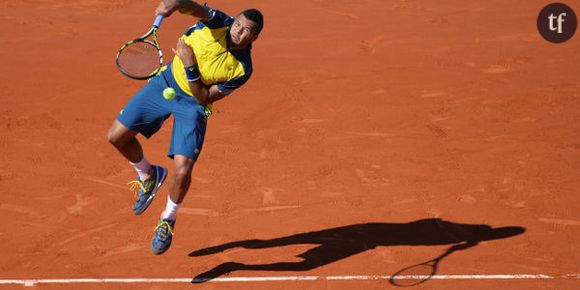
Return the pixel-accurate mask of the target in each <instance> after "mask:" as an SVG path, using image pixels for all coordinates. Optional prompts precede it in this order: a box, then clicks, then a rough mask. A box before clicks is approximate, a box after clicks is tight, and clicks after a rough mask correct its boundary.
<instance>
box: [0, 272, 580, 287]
mask: <svg viewBox="0 0 580 290" xmlns="http://www.w3.org/2000/svg"><path fill="white" fill-rule="evenodd" d="M392 277H393V276H380V275H375V276H373V275H366V276H362V275H361V276H278V277H276V276H272V277H228V278H215V279H211V280H207V281H206V280H202V279H200V280H196V281H195V282H207V283H210V282H211V283H215V282H272V281H315V280H327V281H333V280H390V279H391V278H392ZM426 278H429V279H434V280H509V279H511V280H548V279H555V278H564V279H580V274H564V275H560V276H556V277H555V276H550V275H544V274H514V275H510V274H497V275H434V276H432V277H428V276H421V275H407V276H397V277H396V278H395V279H398V280H418V279H426ZM192 280H193V279H192V278H102V279H95V278H80V279H23V280H8V279H0V285H2V284H4V285H5V284H21V285H24V286H34V285H36V284H81V283H95V284H96V283H191V282H192Z"/></svg>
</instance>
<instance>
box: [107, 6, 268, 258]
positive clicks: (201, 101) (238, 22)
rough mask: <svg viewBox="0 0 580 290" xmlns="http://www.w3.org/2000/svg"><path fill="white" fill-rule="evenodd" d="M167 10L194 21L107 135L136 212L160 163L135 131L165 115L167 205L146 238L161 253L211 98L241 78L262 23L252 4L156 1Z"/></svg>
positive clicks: (147, 130)
mask: <svg viewBox="0 0 580 290" xmlns="http://www.w3.org/2000/svg"><path fill="white" fill-rule="evenodd" d="M175 11H179V12H180V13H182V14H186V15H191V16H193V17H195V18H198V19H199V21H198V22H197V23H196V24H195V25H194V26H192V27H190V28H188V29H187V30H186V31H185V33H184V34H183V35H182V36H181V38H180V39H179V41H178V43H177V47H176V49H175V50H174V51H175V57H174V58H173V60H172V61H171V62H170V63H168V64H167V65H166V66H164V67H162V69H161V72H160V73H159V74H158V75H157V76H155V77H153V78H152V79H150V81H149V82H148V83H147V85H145V86H144V87H143V88H142V89H141V90H140V91H139V92H137V93H136V94H135V95H134V96H133V97H132V98H131V99H130V100H129V102H128V103H127V104H126V105H125V107H124V108H123V110H121V113H120V114H119V115H118V116H117V118H116V120H115V121H114V122H113V125H112V126H111V128H110V129H109V133H108V139H109V142H110V143H111V144H113V146H115V148H117V150H118V151H119V152H120V153H121V154H122V155H123V156H124V157H125V158H126V159H127V160H128V161H129V163H130V164H131V165H132V166H133V167H134V168H135V171H136V172H137V180H135V181H133V182H131V183H130V184H132V185H133V188H134V190H135V191H136V193H137V195H136V201H135V205H134V207H133V212H134V213H135V214H137V215H138V214H141V213H143V212H144V211H145V210H146V209H147V207H148V206H149V205H150V204H151V201H152V200H153V198H154V197H155V195H156V194H157V191H158V190H159V188H160V187H161V186H162V185H163V182H164V180H165V178H166V176H167V172H168V170H167V169H166V168H163V167H161V166H158V165H152V164H150V163H149V161H148V160H147V158H146V157H145V155H144V153H143V149H142V147H141V145H140V143H139V141H138V140H137V138H136V135H137V134H138V133H140V134H141V135H143V136H145V137H146V138H150V137H151V136H153V135H154V134H155V133H156V132H157V131H158V130H159V129H160V128H161V126H162V125H163V123H164V121H165V120H166V119H167V118H168V117H169V116H170V115H173V132H172V136H171V143H170V146H169V152H168V156H169V157H170V158H172V159H173V163H174V173H173V176H172V179H171V183H170V185H169V196H168V198H167V206H166V208H165V210H164V211H163V212H162V213H161V217H160V220H159V223H158V225H157V227H156V228H155V231H154V234H153V239H152V241H151V251H152V252H153V253H154V254H162V253H164V252H165V251H167V249H169V247H170V245H171V242H172V239H173V231H174V227H175V220H176V215H177V211H178V209H179V207H180V206H181V204H182V202H183V200H184V198H185V195H186V194H187V191H188V189H189V185H190V183H191V174H192V170H193V166H194V164H195V162H196V160H197V158H198V157H199V154H200V152H201V149H202V146H203V141H204V136H205V130H206V124H207V119H208V117H209V116H210V115H211V104H212V103H214V102H215V101H217V100H220V99H222V98H224V97H226V96H228V95H230V94H231V93H232V92H234V91H235V90H237V89H238V88H240V87H241V86H242V85H244V84H245V83H246V82H247V81H248V79H249V78H250V76H251V75H252V60H251V49H252V42H254V41H255V40H256V39H257V38H258V35H259V34H260V32H261V30H262V27H263V17H262V14H261V13H260V11H258V10H256V9H248V10H245V11H243V12H241V13H240V14H238V15H237V16H236V17H231V16H228V15H227V14H225V13H224V12H221V11H219V10H215V9H211V8H208V7H206V6H202V5H200V4H198V3H197V2H195V1H191V0H189V1H179V0H164V1H162V2H161V3H160V4H159V5H158V7H157V9H156V13H157V14H158V15H163V16H164V17H169V16H171V15H172V14H173V13H174V12H175ZM167 87H171V88H173V89H174V90H175V92H176V96H175V98H173V99H165V98H164V97H163V90H164V89H166V88H167Z"/></svg>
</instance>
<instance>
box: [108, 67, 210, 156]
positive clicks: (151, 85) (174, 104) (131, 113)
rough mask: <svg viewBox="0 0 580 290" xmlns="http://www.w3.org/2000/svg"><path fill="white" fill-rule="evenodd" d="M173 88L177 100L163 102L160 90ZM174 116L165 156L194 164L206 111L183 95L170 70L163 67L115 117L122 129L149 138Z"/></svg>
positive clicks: (201, 138)
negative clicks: (180, 158)
mask: <svg viewBox="0 0 580 290" xmlns="http://www.w3.org/2000/svg"><path fill="white" fill-rule="evenodd" d="M167 87H172V88H173V89H174V90H175V93H176V96H175V98H174V99H172V100H166V99H165V98H163V90H164V89H165V88H167ZM172 114H173V132H172V135H171V145H170V147H169V152H168V154H167V155H168V156H169V157H171V158H173V156H174V155H175V154H179V155H184V156H186V157H188V158H191V159H193V160H197V157H198V156H199V153H200V152H201V148H202V146H203V139H204V136H205V130H206V126H207V118H206V114H205V107H204V106H203V105H200V104H198V103H197V101H196V100H195V99H194V98H193V97H191V96H190V95H188V94H186V93H185V92H184V91H182V90H181V89H180V88H179V86H178V85H177V83H176V82H175V79H174V78H173V74H172V73H171V66H170V65H167V66H164V67H163V69H162V71H161V73H159V74H158V75H156V76H155V77H153V78H151V79H150V80H149V82H148V83H147V85H146V86H145V87H143V88H142V89H141V90H140V91H139V92H137V94H135V95H134V96H133V98H131V100H129V102H128V103H127V104H126V105H125V108H124V109H123V110H122V111H121V113H119V115H118V116H117V120H119V122H121V124H123V125H125V127H127V128H129V129H131V130H133V131H136V132H139V133H141V134H142V135H143V136H145V137H147V138H151V136H153V134H155V133H156V132H157V131H159V129H161V126H162V125H163V122H165V120H167V118H169V116H171V115H172Z"/></svg>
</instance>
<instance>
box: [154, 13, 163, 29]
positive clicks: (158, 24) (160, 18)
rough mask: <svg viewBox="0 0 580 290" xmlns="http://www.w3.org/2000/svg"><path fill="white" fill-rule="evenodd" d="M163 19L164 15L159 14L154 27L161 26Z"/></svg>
mask: <svg viewBox="0 0 580 290" xmlns="http://www.w3.org/2000/svg"><path fill="white" fill-rule="evenodd" d="M161 21H163V15H157V17H155V22H153V27H154V28H159V26H161Z"/></svg>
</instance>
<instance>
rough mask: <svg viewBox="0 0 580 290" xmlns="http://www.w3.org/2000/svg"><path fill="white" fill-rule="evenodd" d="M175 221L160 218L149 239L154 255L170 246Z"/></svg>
mask: <svg viewBox="0 0 580 290" xmlns="http://www.w3.org/2000/svg"><path fill="white" fill-rule="evenodd" d="M174 227H175V221H174V220H171V219H161V220H160V221H159V224H158V225H157V227H156V228H155V231H154V233H153V240H151V251H152V252H153V254H155V255H161V254H163V253H165V251H167V249H169V247H170V246H171V240H173V228H174Z"/></svg>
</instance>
